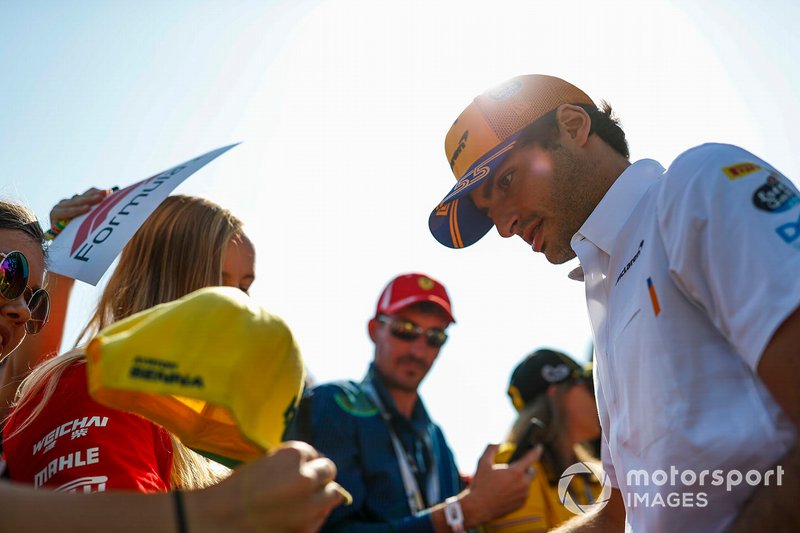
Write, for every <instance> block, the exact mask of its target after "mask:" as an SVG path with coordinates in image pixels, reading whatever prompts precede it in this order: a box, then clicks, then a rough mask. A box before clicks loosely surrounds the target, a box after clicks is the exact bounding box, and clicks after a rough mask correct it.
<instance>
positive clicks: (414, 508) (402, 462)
mask: <svg viewBox="0 0 800 533" xmlns="http://www.w3.org/2000/svg"><path fill="white" fill-rule="evenodd" d="M361 386H362V388H363V390H364V392H365V393H366V394H367V396H369V398H370V399H371V400H372V402H373V403H374V404H375V406H376V407H377V408H378V410H379V411H380V413H381V418H383V421H384V422H385V423H386V428H387V429H388V430H389V435H390V436H391V438H392V446H393V447H394V454H395V456H396V458H397V466H399V467H400V477H401V478H402V479H403V488H404V489H405V492H406V499H407V500H408V508H409V509H410V510H411V513H412V514H417V513H419V512H420V511H423V510H425V509H426V508H427V506H426V505H425V501H424V499H423V497H422V492H421V491H420V490H419V484H418V483H417V478H416V476H415V475H414V470H418V468H417V464H416V461H413V459H411V457H410V456H409V454H408V452H407V451H406V449H405V448H404V447H403V443H402V442H401V441H400V438H399V437H398V436H397V433H396V432H395V430H394V427H393V426H392V415H391V414H389V412H388V411H387V409H386V407H385V406H384V405H383V402H382V401H381V399H380V397H379V396H378V393H377V391H376V390H375V386H374V385H373V384H372V380H371V379H370V378H367V379H365V380H364V381H363V382H362V384H361ZM429 440H430V437H428V438H425V439H423V442H424V444H425V446H426V447H427V448H428V452H429V453H428V455H429V457H430V463H431V464H430V467H429V468H428V472H427V473H426V474H425V480H426V483H425V488H426V489H427V490H426V494H427V495H428V501H430V502H434V503H436V502H438V501H439V491H440V487H439V470H438V467H437V465H436V456H435V455H434V453H433V450H432V446H431V443H430V442H429ZM412 465H413V466H412Z"/></svg>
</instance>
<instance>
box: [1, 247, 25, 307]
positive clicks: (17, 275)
mask: <svg viewBox="0 0 800 533" xmlns="http://www.w3.org/2000/svg"><path fill="white" fill-rule="evenodd" d="M27 284H28V260H27V259H26V258H25V256H24V255H22V254H21V253H20V252H11V253H10V254H8V255H7V256H6V258H5V259H3V262H2V263H0V294H1V295H2V296H3V298H5V299H6V300H16V299H17V298H19V295H20V294H22V291H24V290H25V286H26V285H27Z"/></svg>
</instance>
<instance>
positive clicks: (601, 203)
mask: <svg viewBox="0 0 800 533" xmlns="http://www.w3.org/2000/svg"><path fill="white" fill-rule="evenodd" d="M776 104H777V109H779V108H780V103H779V102H776ZM445 146H446V157H447V159H448V161H449V162H450V167H451V169H452V171H453V174H454V175H455V178H456V179H457V180H458V181H457V183H456V185H455V187H453V188H452V189H451V191H450V192H449V193H448V194H447V195H446V196H445V198H444V199H443V200H442V201H440V202H439V204H438V205H437V206H436V207H435V208H434V210H433V211H432V213H431V215H430V216H429V227H430V229H431V232H432V233H433V235H434V236H435V237H436V239H437V240H438V241H439V242H440V243H442V244H444V245H445V246H448V247H450V248H463V247H466V246H470V245H471V244H473V243H475V242H477V241H478V240H479V239H481V238H482V237H483V236H484V235H485V234H486V233H487V232H488V231H489V230H490V229H491V228H492V226H495V227H496V228H497V231H498V232H499V233H500V235H501V236H503V237H513V236H518V237H520V238H521V239H522V240H523V241H524V242H525V246H526V247H528V248H529V249H531V250H532V251H533V252H536V253H541V254H543V255H544V256H545V257H546V258H547V260H548V261H549V262H550V263H553V264H561V263H564V262H566V261H568V260H570V259H572V258H575V257H577V258H578V259H579V260H580V266H579V267H578V268H576V269H574V270H573V271H572V272H571V273H570V277H571V278H572V279H576V280H580V281H582V282H584V284H585V289H586V300H587V307H588V311H589V318H590V320H591V323H592V330H593V332H594V343H595V366H594V383H595V396H596V399H597V404H598V412H599V415H600V421H601V426H602V430H603V431H602V437H603V449H602V456H603V466H604V469H605V472H606V474H607V475H608V477H609V479H610V485H611V486H612V487H613V489H612V491H611V497H610V499H609V500H608V503H607V505H606V506H605V507H603V508H602V509H601V510H599V512H597V513H592V514H591V515H590V516H587V517H582V519H578V520H577V521H574V522H573V521H571V522H570V523H568V525H567V526H565V529H564V530H565V531H622V530H623V528H625V529H627V530H629V531H630V530H632V531H636V532H638V531H709V532H711V531H728V530H730V528H731V527H733V528H734V530H735V531H778V530H781V531H784V530H797V526H798V524H800V506H798V505H797V502H798V500H799V499H800V446H799V445H798V440H797V430H798V428H800V387H799V386H798V382H800V348H799V347H800V276H798V273H800V193H799V192H798V190H797V187H796V186H795V185H794V184H792V182H791V181H789V180H788V179H787V178H786V177H785V176H783V175H782V174H781V173H780V172H779V171H778V170H777V169H775V168H774V167H773V166H772V165H770V164H769V163H767V162H766V161H763V160H761V159H760V158H758V157H756V156H755V155H753V154H751V153H750V152H747V151H745V150H743V149H741V148H739V147H736V146H731V145H724V144H704V145H702V146H698V147H695V148H691V149H689V150H687V151H686V152H684V153H683V154H681V155H679V156H678V158H677V159H675V161H673V162H672V164H671V165H670V166H669V168H668V169H665V168H664V167H662V166H661V165H660V164H659V163H657V162H656V161H653V160H651V159H643V160H639V161H636V162H633V163H632V162H631V161H630V160H629V151H628V145H627V141H626V139H625V133H624V132H623V131H622V129H621V128H620V126H619V123H618V121H617V120H616V118H615V117H614V116H613V115H612V113H611V108H610V106H608V105H607V104H603V105H602V106H600V107H598V106H597V105H595V103H594V102H593V101H592V99H591V98H589V96H588V95H587V94H586V93H584V92H583V91H581V90H580V89H579V88H577V87H575V86H574V85H572V84H570V83H568V82H566V81H564V80H562V79H559V78H556V77H554V76H545V75H527V76H518V77H516V78H513V79H511V80H508V81H507V82H505V83H503V84H501V85H500V86H498V87H495V88H493V89H491V90H489V91H486V92H485V93H483V94H481V95H479V96H478V97H477V98H475V99H474V100H473V102H471V103H470V104H469V105H468V106H467V107H466V108H465V109H464V111H463V112H462V113H461V115H460V116H459V117H458V118H457V119H456V121H455V122H454V123H453V125H452V126H451V128H450V131H449V132H448V134H447V136H446V140H445ZM662 472H668V473H669V474H670V475H669V476H668V478H669V479H668V480H665V481H664V482H663V483H659V482H657V481H656V480H660V479H661V477H660V473H662ZM781 472H785V473H786V474H787V475H783V476H782V479H778V480H777V481H776V478H779V477H781ZM676 473H679V475H676ZM710 473H713V475H714V477H715V478H717V476H720V475H721V476H724V477H726V478H727V479H731V480H734V482H733V483H726V484H724V485H723V484H722V483H720V482H719V481H717V479H710ZM746 476H747V478H746V479H745V477H746ZM737 478H738V481H736V480H737ZM651 481H652V482H651ZM676 496H677V499H676ZM792 526H794V528H793V527H792ZM559 531H561V530H559Z"/></svg>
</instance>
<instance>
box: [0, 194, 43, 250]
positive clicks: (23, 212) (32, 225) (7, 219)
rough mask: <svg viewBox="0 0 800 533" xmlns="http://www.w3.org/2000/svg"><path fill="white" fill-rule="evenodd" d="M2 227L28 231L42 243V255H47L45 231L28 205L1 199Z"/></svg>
mask: <svg viewBox="0 0 800 533" xmlns="http://www.w3.org/2000/svg"><path fill="white" fill-rule="evenodd" d="M0 229H11V230H17V231H21V232H23V233H26V234H27V235H28V236H30V238H31V239H32V240H33V241H34V242H38V243H40V246H41V247H42V255H43V256H45V258H46V257H47V247H46V246H45V240H44V231H42V227H41V226H40V225H39V221H38V220H36V215H34V214H33V212H32V211H31V210H30V209H28V208H27V207H25V206H23V205H20V204H17V203H14V202H10V201H8V200H0Z"/></svg>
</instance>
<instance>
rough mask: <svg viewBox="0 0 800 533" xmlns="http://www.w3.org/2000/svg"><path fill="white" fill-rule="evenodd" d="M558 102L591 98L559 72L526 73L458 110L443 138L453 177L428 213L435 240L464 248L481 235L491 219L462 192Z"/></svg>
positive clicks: (481, 178) (586, 101)
mask: <svg viewBox="0 0 800 533" xmlns="http://www.w3.org/2000/svg"><path fill="white" fill-rule="evenodd" d="M561 104H590V105H594V102H593V101H592V99H591V98H589V97H588V96H587V95H586V93H584V92H583V91H581V90H580V89H578V88H577V87H575V86H574V85H572V84H570V83H568V82H566V81H564V80H562V79H560V78H556V77H554V76H545V75H542V74H529V75H526V76H518V77H516V78H512V79H510V80H508V81H507V82H505V83H503V84H501V85H499V86H498V87H495V88H493V89H490V90H489V91H486V92H485V93H483V94H481V95H480V96H478V97H477V98H475V100H473V101H472V103H471V104H469V105H468V106H467V108H466V109H464V111H462V112H461V115H459V117H458V118H457V119H456V121H455V122H454V123H453V125H452V126H451V128H450V131H448V132H447V136H446V137H445V141H444V149H445V155H446V156H447V160H448V162H449V163H450V168H451V169H452V170H453V174H454V175H455V177H456V179H457V180H458V182H457V183H456V185H455V187H453V188H452V189H450V192H449V193H447V196H445V197H444V199H443V200H442V201H441V202H439V205H437V206H436V208H435V209H434V210H433V212H432V213H431V215H430V218H429V219H428V227H429V228H430V230H431V233H432V234H433V236H434V237H436V240H437V241H439V242H440V243H442V244H444V245H445V246H447V247H449V248H465V247H467V246H469V245H471V244H474V243H476V242H478V241H479V240H480V239H481V237H483V236H484V235H486V233H487V232H488V231H489V230H490V229H491V228H492V226H493V225H494V224H493V223H492V220H491V219H490V218H489V217H488V216H486V215H485V214H483V213H482V212H480V211H479V210H478V208H477V207H475V204H474V203H473V202H472V199H470V197H469V195H468V193H469V192H470V191H472V190H473V189H475V188H476V187H478V186H479V185H481V184H482V183H483V182H484V180H485V179H486V178H487V177H488V176H490V175H491V174H492V173H493V172H494V171H495V170H496V169H497V168H498V167H499V166H500V165H501V164H502V162H503V160H504V159H505V158H506V156H507V155H508V154H509V153H510V152H511V150H512V148H514V144H515V143H516V141H517V138H518V137H519V135H520V132H521V131H522V130H523V129H524V128H525V127H526V126H529V125H531V124H533V123H534V122H536V121H537V120H539V119H540V118H542V116H544V115H546V114H547V113H549V112H550V111H552V110H554V109H556V108H557V107H558V106H560V105H561Z"/></svg>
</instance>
